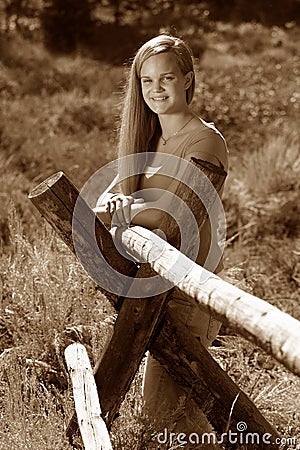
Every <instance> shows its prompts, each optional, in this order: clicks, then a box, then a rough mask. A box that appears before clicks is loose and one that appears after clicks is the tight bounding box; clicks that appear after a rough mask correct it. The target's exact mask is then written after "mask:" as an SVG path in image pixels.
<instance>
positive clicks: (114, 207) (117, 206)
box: [106, 194, 145, 227]
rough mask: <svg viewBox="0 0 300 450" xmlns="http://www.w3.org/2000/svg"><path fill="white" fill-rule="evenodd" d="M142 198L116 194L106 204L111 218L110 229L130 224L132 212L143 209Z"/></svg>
mask: <svg viewBox="0 0 300 450" xmlns="http://www.w3.org/2000/svg"><path fill="white" fill-rule="evenodd" d="M144 204H145V202H144V199H143V198H138V199H136V198H134V197H132V196H131V195H123V194H116V195H114V196H113V197H112V198H111V199H110V200H109V201H108V202H107V205H106V207H107V210H108V212H109V214H110V216H111V226H112V227H114V226H115V227H125V226H128V225H130V224H131V221H132V217H133V212H137V211H138V210H141V209H143V205H144Z"/></svg>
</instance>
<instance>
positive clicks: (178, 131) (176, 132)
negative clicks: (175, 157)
mask: <svg viewBox="0 0 300 450" xmlns="http://www.w3.org/2000/svg"><path fill="white" fill-rule="evenodd" d="M194 117H195V116H192V117H191V118H190V119H189V120H188V121H187V122H186V123H185V124H184V125H183V127H181V128H180V129H179V130H177V131H175V133H173V134H171V136H170V137H168V139H165V138H164V137H163V136H161V139H162V141H163V145H166V143H167V142H168V141H169V140H170V139H171V138H173V137H174V136H176V135H177V134H178V133H180V131H182V130H183V129H184V128H185V127H186V126H187V125H188V124H189V123H190V122H191V121H192V120H193V118H194Z"/></svg>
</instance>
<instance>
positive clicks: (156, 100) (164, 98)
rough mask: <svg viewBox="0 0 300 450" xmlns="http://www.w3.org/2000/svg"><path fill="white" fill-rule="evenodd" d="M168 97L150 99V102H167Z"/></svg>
mask: <svg viewBox="0 0 300 450" xmlns="http://www.w3.org/2000/svg"><path fill="white" fill-rule="evenodd" d="M167 98H168V97H152V100H154V101H155V102H163V101H164V100H167Z"/></svg>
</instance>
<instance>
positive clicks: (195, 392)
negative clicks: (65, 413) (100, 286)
mask: <svg viewBox="0 0 300 450" xmlns="http://www.w3.org/2000/svg"><path fill="white" fill-rule="evenodd" d="M29 198H30V199H31V201H32V202H33V203H34V205H35V206H36V207H37V208H38V210H39V211H40V212H41V214H42V215H43V216H44V217H45V219H46V220H47V221H48V222H49V223H50V224H51V225H52V226H53V228H54V229H55V230H56V231H57V232H58V234H59V235H60V237H61V238H62V239H63V241H64V242H65V243H66V244H67V245H69V247H70V249H71V250H72V251H74V246H73V240H72V220H73V213H74V207H75V204H76V202H77V201H79V202H80V204H81V208H82V209H83V212H84V214H82V217H83V218H84V219H83V222H82V223H80V227H78V230H77V233H79V234H80V236H79V241H80V242H81V245H82V250H83V251H84V253H85V256H86V261H87V262H88V273H89V274H90V275H91V276H92V277H93V278H94V279H95V277H97V276H99V273H98V272H99V270H100V269H99V267H100V268H101V264H102V262H101V261H100V260H99V258H98V256H97V255H98V254H99V248H100V251H101V253H102V254H104V255H105V258H107V260H108V261H109V263H110V264H111V266H113V267H114V268H116V270H118V271H119V272H120V273H122V274H127V275H130V274H131V275H132V274H135V273H136V267H135V265H134V264H133V263H132V262H131V261H129V260H128V259H126V258H125V257H123V256H122V255H121V254H120V253H119V252H118V251H117V250H116V248H115V246H114V241H113V239H112V235H111V234H110V232H109V231H108V230H107V228H106V227H105V226H104V225H103V224H102V223H101V221H100V220H98V219H97V218H96V217H95V215H94V214H93V212H92V211H91V209H90V207H89V206H88V205H87V204H86V203H85V201H84V199H82V198H81V197H80V195H79V193H78V191H77V189H76V188H75V186H74V185H73V184H72V183H71V182H70V181H69V180H68V179H67V178H66V177H65V176H64V174H63V173H62V172H59V173H58V174H55V175H53V176H52V177H50V178H48V179H47V180H45V181H44V182H43V183H41V184H40V185H39V186H38V187H37V188H35V189H34V190H33V191H32V192H31V193H30V195H29ZM88 218H90V219H91V220H92V221H93V233H96V237H97V246H98V247H99V248H98V247H97V248H95V246H94V244H93V243H92V240H91V234H90V229H89V226H90V224H88V225H87V221H88ZM115 231H116V232H117V234H118V236H115V238H117V239H119V240H120V242H121V243H122V245H123V246H124V247H125V248H126V249H127V251H129V252H132V253H133V254H134V255H139V257H142V258H143V260H144V261H145V262H147V263H146V264H142V266H141V269H140V271H139V272H138V273H137V274H136V276H137V277H138V276H142V275H143V274H144V273H147V274H148V275H149V274H150V275H151V273H154V272H155V273H158V274H159V275H160V276H161V277H163V278H164V279H167V280H169V281H173V280H174V277H176V278H178V270H179V268H182V269H184V268H185V267H186V264H187V263H188V264H190V261H189V260H187V258H186V257H185V256H184V255H182V254H181V253H180V252H179V251H178V250H176V249H175V248H174V247H172V246H171V245H170V244H168V243H166V242H165V241H164V240H162V239H160V238H159V237H158V236H157V235H154V234H153V233H151V232H150V231H149V230H145V229H143V228H141V227H131V228H128V229H123V230H120V229H118V230H115ZM77 238H78V236H77ZM149 243H150V244H149ZM153 255H155V258H154V257H153ZM174 258H175V259H177V263H176V266H174V264H173V262H174ZM98 264H99V265H98ZM175 267H176V270H174V269H175ZM203 270H204V269H202V268H201V267H200V266H197V265H196V264H194V265H193V266H192V268H191V270H190V271H188V273H185V270H183V272H184V275H183V276H182V277H180V276H179V281H178V283H177V285H178V287H179V288H180V289H181V290H182V291H184V292H185V293H187V294H188V295H189V296H191V297H192V298H194V299H195V301H197V302H198V303H199V305H200V306H201V307H202V308H203V309H204V310H206V311H210V312H213V313H214V314H215V315H216V317H217V318H218V319H220V320H222V321H223V322H224V323H227V324H229V325H230V326H231V327H232V328H234V329H235V330H237V331H238V332H239V333H240V334H242V335H243V336H245V337H247V338H249V339H251V340H252V341H253V342H255V343H256V344H259V345H261V346H262V347H263V348H265V349H266V350H267V351H268V352H269V353H270V354H272V355H273V356H274V357H276V358H277V360H278V361H280V362H282V363H283V364H285V365H286V367H288V368H289V369H290V370H291V371H293V372H294V373H296V374H298V375H299V373H300V363H299V355H300V353H299V346H298V343H299V337H300V324H299V322H298V321H296V320H295V319H293V318H292V317H290V316H288V315H287V314H284V313H282V312H281V311H280V310H278V309H277V308H274V307H273V306H271V305H269V304H268V303H266V302H264V301H262V300H261V299H258V298H256V297H254V296H252V295H250V294H247V293H245V292H243V291H241V290H240V289H238V288H236V287H234V286H231V285H230V284H229V283H226V282H224V281H223V280H221V279H220V278H219V277H217V276H215V275H213V274H210V273H207V274H206V275H207V280H206V281H205V283H202V284H201V283H199V279H200V280H201V279H202V278H201V276H203ZM179 272H180V271H179ZM108 281H109V280H108ZM111 282H112V283H116V285H117V286H119V285H120V287H121V288H122V286H121V284H122V281H121V278H118V277H116V278H113V279H111ZM123 287H124V286H123ZM121 290H122V289H121ZM129 293H130V291H129ZM107 296H108V299H109V300H110V301H111V303H112V304H113V305H114V306H115V308H116V310H117V311H118V316H117V320H116V324H115V329H114V333H113V336H112V338H111V340H110V342H109V343H108V345H107V347H106V350H105V352H104V354H103V355H102V357H101V358H99V361H98V364H97V365H96V367H95V369H94V375H95V380H96V385H97V390H98V394H99V397H100V398H101V405H102V411H103V416H104V417H105V420H106V425H107V427H108V429H109V427H110V425H111V423H112V421H113V419H114V417H115V414H116V412H117V411H118V408H119V406H120V404H121V402H122V400H123V399H124V397H125V394H126V392H127V390H128V389H129V386H130V383H131V380H132V379H133V377H134V375H135V373H136V370H137V368H138V366H139V363H140V361H141V359H142V357H143V355H144V353H145V351H146V350H147V349H150V351H151V352H152V354H153V355H154V357H155V358H156V359H158V360H159V361H160V362H161V363H162V364H164V365H165V367H166V369H167V370H168V371H169V373H170V374H171V376H172V377H173V378H174V380H175V381H176V382H177V383H178V384H180V385H182V386H184V387H185V388H186V389H187V390H189V392H190V393H191V396H192V398H193V399H194V400H195V401H196V403H197V404H198V405H199V407H200V408H201V407H202V406H203V404H205V403H206V402H207V399H208V396H209V398H210V400H211V405H212V406H211V411H210V412H209V415H208V418H209V420H210V421H211V422H212V424H213V426H214V427H215V429H216V431H218V432H220V433H223V432H224V430H225V429H226V427H228V420H229V418H230V429H231V430H232V431H235V430H236V424H237V423H238V422H239V421H241V420H242V421H245V422H246V423H247V425H248V432H254V433H260V434H263V433H269V434H270V435H272V442H273V443H272V444H264V443H260V445H259V446H256V445H255V444H254V445H253V446H252V448H253V450H254V449H256V448H262V449H266V450H271V449H278V448H279V446H278V445H277V444H275V442H276V439H277V438H279V439H280V435H279V434H278V432H277V431H276V429H275V428H274V427H273V426H272V425H271V424H270V423H269V422H268V421H267V420H266V419H265V418H264V417H263V416H262V414H261V413H260V411H259V410H258V409H257V408H256V406H255V405H254V404H253V402H252V401H251V400H250V399H249V398H248V397H247V395H246V394H245V393H244V392H242V391H241V390H240V389H239V387H238V386H237V385H236V384H235V383H234V382H233V381H232V380H231V378H230V377H229V376H228V375H227V374H226V373H225V371H224V370H222V368H221V367H220V366H219V365H218V364H217V362H216V361H215V360H214V359H213V358H212V356H211V355H210V354H209V352H208V351H207V350H206V349H205V348H204V347H203V346H202V344H201V343H200V342H199V341H198V340H196V339H193V338H192V337H191V336H190V335H189V333H187V332H186V330H185V328H184V327H183V326H182V325H181V324H180V323H179V322H178V320H177V318H176V317H174V316H173V315H172V313H171V311H170V310H169V309H168V308H167V302H166V301H165V297H166V295H165V294H160V295H157V296H154V297H153V296H152V297H149V298H143V299H139V298H130V297H128V298H125V299H124V298H122V296H121V297H120V296H119V295H115V294H111V293H108V294H107ZM191 387H192V390H191ZM233 405H234V407H233ZM75 428H76V420H75V417H74V416H73V420H72V421H71V422H70V423H69V426H68V431H67V434H68V435H69V436H70V435H71V434H72V432H73V431H74V429H75Z"/></svg>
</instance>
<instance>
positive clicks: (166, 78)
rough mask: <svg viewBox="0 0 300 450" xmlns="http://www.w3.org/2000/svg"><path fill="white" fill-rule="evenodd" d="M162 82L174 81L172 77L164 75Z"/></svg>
mask: <svg viewBox="0 0 300 450" xmlns="http://www.w3.org/2000/svg"><path fill="white" fill-rule="evenodd" d="M163 80H165V81H172V80H174V77H173V76H172V75H166V76H164V77H163Z"/></svg>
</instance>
